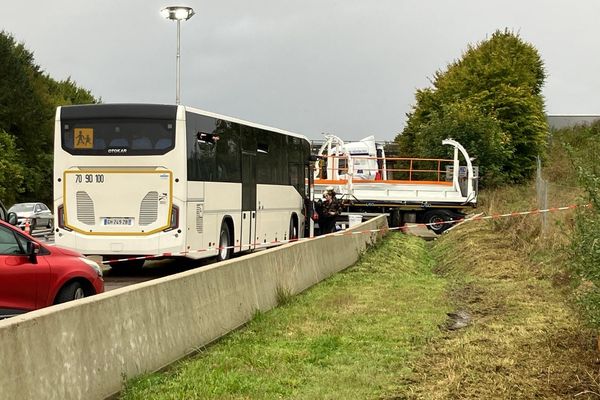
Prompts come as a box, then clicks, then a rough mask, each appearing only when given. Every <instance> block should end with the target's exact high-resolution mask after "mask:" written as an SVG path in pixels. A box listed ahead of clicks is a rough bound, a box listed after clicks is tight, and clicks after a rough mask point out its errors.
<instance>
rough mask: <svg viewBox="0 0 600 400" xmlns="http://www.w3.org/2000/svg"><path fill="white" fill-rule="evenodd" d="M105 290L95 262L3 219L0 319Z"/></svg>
mask: <svg viewBox="0 0 600 400" xmlns="http://www.w3.org/2000/svg"><path fill="white" fill-rule="evenodd" d="M102 292H104V280H103V278H102V269H101V268H100V266H99V265H98V264H97V263H96V262H94V261H93V260H90V259H89V258H86V257H84V256H83V255H81V254H79V253H77V252H75V251H72V250H68V249H64V248H61V247H58V246H51V245H45V244H42V243H41V242H39V241H37V240H36V239H34V238H33V237H31V236H30V235H28V234H26V233H25V232H23V231H22V230H20V229H19V228H17V227H15V226H12V225H10V224H8V223H6V222H4V221H0V318H5V317H9V316H12V315H16V314H21V313H24V312H28V311H32V310H37V309H39V308H43V307H47V306H50V305H53V304H58V303H64V302H66V301H70V300H76V299H80V298H83V297H87V296H91V295H94V294H97V293H102Z"/></svg>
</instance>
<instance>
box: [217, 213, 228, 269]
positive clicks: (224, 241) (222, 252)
mask: <svg viewBox="0 0 600 400" xmlns="http://www.w3.org/2000/svg"><path fill="white" fill-rule="evenodd" d="M231 251H232V248H231V236H230V234H229V226H228V225H227V223H226V222H225V221H223V223H222V224H221V231H220V233H219V254H217V260H219V261H223V260H227V259H229V258H231Z"/></svg>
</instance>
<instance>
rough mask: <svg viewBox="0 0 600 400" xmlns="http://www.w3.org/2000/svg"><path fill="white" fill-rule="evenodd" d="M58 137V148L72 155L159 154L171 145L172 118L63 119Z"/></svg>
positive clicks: (172, 145) (173, 140) (173, 142)
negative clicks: (59, 137) (59, 145)
mask: <svg viewBox="0 0 600 400" xmlns="http://www.w3.org/2000/svg"><path fill="white" fill-rule="evenodd" d="M61 139H62V140H61V142H62V143H61V144H62V148H63V149H64V150H65V151H67V152H68V153H70V154H73V155H94V156H98V155H109V156H114V155H124V156H140V155H161V154H165V153H167V152H168V151H170V150H172V149H173V147H174V145H175V120H164V119H141V118H139V119H138V118H136V119H129V120H128V119H122V118H121V119H105V118H102V119H81V120H71V121H69V120H66V121H64V120H63V121H62V124H61Z"/></svg>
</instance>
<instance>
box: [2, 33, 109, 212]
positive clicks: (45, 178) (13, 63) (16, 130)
mask: <svg viewBox="0 0 600 400" xmlns="http://www.w3.org/2000/svg"><path fill="white" fill-rule="evenodd" d="M0 76H2V79H0V131H4V132H5V133H8V134H9V135H10V136H11V137H13V138H14V144H15V146H16V152H17V153H18V155H19V160H20V165H21V166H22V176H23V179H22V183H20V184H19V187H18V189H19V190H18V193H17V196H16V201H27V200H39V201H44V202H47V203H51V202H52V199H53V196H52V171H53V168H52V160H53V157H52V155H53V141H54V115H55V112H56V107H57V106H59V105H63V104H81V103H96V102H98V100H97V99H95V98H94V97H93V96H92V94H91V93H90V92H89V91H88V90H85V89H82V88H79V87H77V85H76V84H75V83H74V82H73V81H71V79H67V80H65V81H60V82H57V81H55V80H54V79H52V78H51V77H50V76H48V75H47V74H45V73H44V72H43V71H42V70H41V69H40V67H39V66H38V65H36V64H35V63H34V58H33V54H32V53H31V52H30V51H28V50H27V49H26V48H25V46H24V45H23V44H20V43H17V42H16V41H15V39H14V38H13V37H12V36H11V35H10V34H8V33H6V32H4V31H2V32H0ZM6 201H7V202H8V199H6Z"/></svg>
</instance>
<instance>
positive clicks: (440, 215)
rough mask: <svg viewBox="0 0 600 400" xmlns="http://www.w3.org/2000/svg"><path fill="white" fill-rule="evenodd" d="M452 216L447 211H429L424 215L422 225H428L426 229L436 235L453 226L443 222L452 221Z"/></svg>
mask: <svg viewBox="0 0 600 400" xmlns="http://www.w3.org/2000/svg"><path fill="white" fill-rule="evenodd" d="M453 220H454V215H453V214H452V213H451V212H450V211H448V210H431V211H427V212H426V213H425V216H424V218H423V223H425V224H428V225H427V229H430V230H432V231H434V232H435V233H437V234H438V235H439V234H441V233H443V232H444V231H445V230H446V229H448V228H450V227H451V226H452V225H453V224H452V223H447V222H445V221H453Z"/></svg>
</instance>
